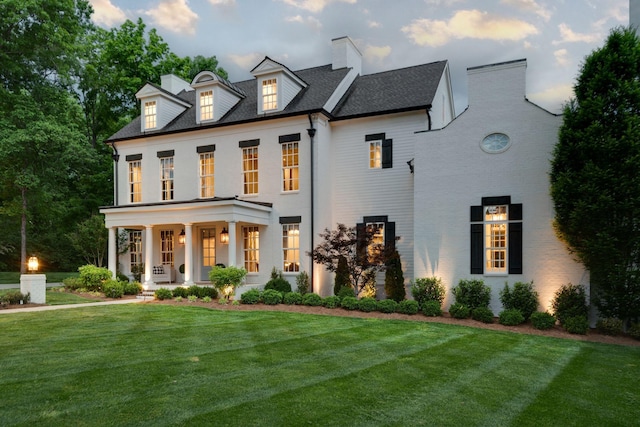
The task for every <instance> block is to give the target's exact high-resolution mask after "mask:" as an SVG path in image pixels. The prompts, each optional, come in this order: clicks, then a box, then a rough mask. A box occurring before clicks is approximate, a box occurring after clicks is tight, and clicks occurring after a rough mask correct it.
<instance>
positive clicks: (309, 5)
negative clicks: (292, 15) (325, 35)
mask: <svg viewBox="0 0 640 427" xmlns="http://www.w3.org/2000/svg"><path fill="white" fill-rule="evenodd" d="M280 1H281V2H283V3H286V4H288V5H289V6H293V7H297V8H298V9H303V10H307V11H309V12H311V13H318V12H322V10H323V9H324V8H325V7H327V6H328V5H329V4H331V3H338V2H342V3H349V4H355V3H357V1H358V0H280Z"/></svg>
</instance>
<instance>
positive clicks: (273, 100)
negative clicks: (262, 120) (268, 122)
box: [262, 79, 278, 111]
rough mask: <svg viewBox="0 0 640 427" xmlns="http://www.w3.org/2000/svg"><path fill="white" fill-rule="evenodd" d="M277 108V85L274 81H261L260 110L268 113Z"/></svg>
mask: <svg viewBox="0 0 640 427" xmlns="http://www.w3.org/2000/svg"><path fill="white" fill-rule="evenodd" d="M277 108H278V83H277V80H276V79H265V80H263V81H262V110H263V111H269V110H275V109H277Z"/></svg>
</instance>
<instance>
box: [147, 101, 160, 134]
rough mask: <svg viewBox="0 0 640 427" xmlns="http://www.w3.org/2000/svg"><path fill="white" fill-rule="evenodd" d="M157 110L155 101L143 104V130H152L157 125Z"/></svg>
mask: <svg viewBox="0 0 640 427" xmlns="http://www.w3.org/2000/svg"><path fill="white" fill-rule="evenodd" d="M157 118H158V115H157V109H156V101H147V102H145V103H144V128H145V130H146V129H154V128H155V127H156V125H157Z"/></svg>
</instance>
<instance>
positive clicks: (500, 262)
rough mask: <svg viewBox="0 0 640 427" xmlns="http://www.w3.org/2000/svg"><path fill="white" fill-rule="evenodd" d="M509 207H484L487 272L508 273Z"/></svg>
mask: <svg viewBox="0 0 640 427" xmlns="http://www.w3.org/2000/svg"><path fill="white" fill-rule="evenodd" d="M508 208H509V207H508V206H507V205H497V206H485V207H484V230H485V235H484V248H485V257H484V258H485V271H486V272H487V273H506V272H507V224H508V223H507V218H508V216H507V210H508Z"/></svg>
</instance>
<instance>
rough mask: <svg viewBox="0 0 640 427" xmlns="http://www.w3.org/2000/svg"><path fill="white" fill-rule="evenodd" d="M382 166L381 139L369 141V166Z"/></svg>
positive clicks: (376, 167) (377, 167) (374, 167)
mask: <svg viewBox="0 0 640 427" xmlns="http://www.w3.org/2000/svg"><path fill="white" fill-rule="evenodd" d="M381 167H382V141H371V142H370V143H369V168H370V169H380V168H381Z"/></svg>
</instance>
